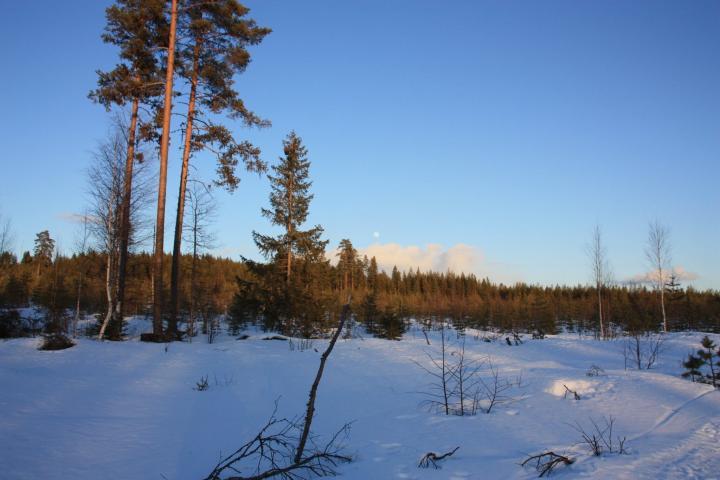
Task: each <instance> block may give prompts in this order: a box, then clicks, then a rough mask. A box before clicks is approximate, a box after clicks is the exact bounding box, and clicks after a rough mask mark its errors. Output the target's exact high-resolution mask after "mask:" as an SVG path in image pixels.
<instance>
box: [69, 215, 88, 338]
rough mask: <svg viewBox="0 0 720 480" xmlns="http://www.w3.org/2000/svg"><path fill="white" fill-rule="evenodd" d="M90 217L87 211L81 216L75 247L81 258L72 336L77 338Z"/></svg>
mask: <svg viewBox="0 0 720 480" xmlns="http://www.w3.org/2000/svg"><path fill="white" fill-rule="evenodd" d="M90 235H91V232H90V217H89V216H88V214H87V213H85V214H83V215H82V217H81V218H80V231H79V232H78V236H77V238H76V239H75V247H76V248H77V254H78V258H80V259H81V265H80V272H79V275H78V278H77V291H76V297H75V316H74V317H73V326H72V336H73V338H77V327H78V323H79V322H80V300H81V296H82V287H83V283H84V282H85V273H86V272H85V270H86V268H87V266H86V265H87V259H86V258H85V254H86V253H87V249H88V242H89V240H90Z"/></svg>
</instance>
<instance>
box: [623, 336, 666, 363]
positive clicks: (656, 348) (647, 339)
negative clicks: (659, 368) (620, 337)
mask: <svg viewBox="0 0 720 480" xmlns="http://www.w3.org/2000/svg"><path fill="white" fill-rule="evenodd" d="M664 342H665V338H664V337H663V336H662V335H660V334H657V333H643V332H633V333H631V334H630V336H628V337H627V338H626V340H625V345H624V348H623V356H624V357H625V369H626V370H627V368H628V367H634V368H637V369H638V370H650V369H651V368H652V367H653V366H655V363H657V361H658V358H660V354H661V353H662V349H663V343H664Z"/></svg>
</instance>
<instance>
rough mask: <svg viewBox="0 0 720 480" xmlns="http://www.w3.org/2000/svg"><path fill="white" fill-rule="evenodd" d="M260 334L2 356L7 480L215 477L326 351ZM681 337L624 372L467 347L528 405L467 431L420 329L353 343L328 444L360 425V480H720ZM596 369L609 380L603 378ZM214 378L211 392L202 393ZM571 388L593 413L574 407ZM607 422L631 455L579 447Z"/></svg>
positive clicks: (603, 345)
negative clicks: (440, 393)
mask: <svg viewBox="0 0 720 480" xmlns="http://www.w3.org/2000/svg"><path fill="white" fill-rule="evenodd" d="M135 327H136V326H135ZM135 327H134V328H135ZM263 336H264V335H262V334H260V333H255V334H253V335H251V337H250V338H248V339H246V340H235V339H234V338H232V337H227V336H220V337H219V339H218V341H217V342H216V343H214V344H211V345H210V344H207V343H205V342H204V341H203V339H202V338H201V337H198V338H196V339H195V340H194V341H193V343H173V344H170V345H169V346H168V347H167V350H166V346H165V345H160V344H147V343H140V342H139V341H137V340H136V339H131V340H129V341H126V342H121V343H114V342H105V343H98V342H96V341H93V340H87V339H83V340H79V341H78V344H77V345H76V346H75V347H74V348H71V349H68V350H63V351H54V352H48V351H39V350H37V345H38V342H39V340H38V339H16V340H9V341H3V342H0V477H1V478H3V479H40V478H41V479H43V480H50V479H70V478H72V479H76V480H77V479H100V478H102V479H133V480H138V479H152V480H162V479H163V478H167V479H194V480H197V479H200V478H204V476H205V475H207V474H208V473H209V471H210V470H211V469H212V467H213V466H214V465H215V463H216V462H217V461H218V459H219V457H220V455H221V454H223V453H224V454H228V453H230V452H231V451H232V450H234V449H235V448H237V447H238V446H239V445H240V444H242V443H244V442H245V441H246V440H248V439H249V438H250V437H252V436H253V434H255V433H256V432H257V430H258V429H259V427H261V426H262V425H263V424H264V422H265V421H266V420H267V418H268V416H269V415H270V414H271V413H272V410H273V405H274V402H275V400H276V399H278V398H279V399H280V400H279V411H278V415H279V416H294V415H296V414H299V413H302V412H303V411H304V407H305V403H306V401H307V393H308V389H309V386H310V383H311V382H312V379H313V378H314V375H315V371H316V368H317V365H318V362H319V358H320V353H318V351H319V352H322V350H323V348H324V347H325V345H326V341H322V340H316V341H314V343H313V347H314V348H310V349H308V350H304V351H298V350H297V349H295V350H291V349H290V348H289V342H284V341H265V340H262V339H261V338H262V337H263ZM667 337H668V339H667V341H666V343H665V349H664V352H663V353H662V355H661V357H660V360H659V364H658V366H657V368H655V369H653V370H650V371H636V370H627V371H626V370H625V369H624V359H623V355H622V344H621V341H606V342H600V341H595V340H591V339H588V338H584V339H580V338H578V336H576V335H570V334H564V335H560V336H554V337H549V338H546V339H544V340H529V339H528V340H527V341H526V342H525V343H524V344H523V345H520V346H512V347H511V346H508V345H507V344H506V343H505V342H504V341H502V342H494V343H486V342H483V341H480V340H476V339H475V338H474V336H473V335H472V334H469V335H468V336H467V340H466V355H467V356H468V357H471V358H475V359H478V360H483V359H486V358H487V357H488V356H490V357H491V358H492V361H493V363H494V365H495V366H496V367H497V368H498V369H499V370H500V372H501V376H506V377H512V378H515V377H516V376H518V375H519V374H522V380H523V382H522V385H523V386H522V387H521V388H518V389H513V391H512V392H511V395H513V396H514V397H515V398H516V400H517V401H515V402H513V403H510V404H506V405H501V406H499V407H497V408H496V409H494V410H493V411H492V412H491V413H490V414H484V413H479V414H477V415H476V416H466V417H459V416H445V415H441V414H439V413H436V412H430V411H428V409H427V408H425V407H424V406H423V405H422V403H423V400H424V399H425V397H424V396H423V394H422V392H424V391H427V384H428V383H429V382H430V378H429V377H428V375H427V374H426V373H424V372H423V370H422V369H421V368H420V367H419V366H418V365H417V364H416V362H420V363H421V364H423V365H429V360H428V357H427V355H426V353H427V352H431V353H432V354H433V355H435V354H436V352H437V351H438V343H439V342H438V333H437V332H431V334H430V341H431V342H432V345H431V346H428V345H427V344H426V341H425V337H424V336H423V335H422V333H421V332H420V331H419V330H418V329H417V328H413V329H411V330H410V331H409V332H408V333H407V334H406V335H405V338H404V339H403V340H402V341H389V340H382V339H374V338H370V337H369V336H367V335H366V336H364V337H363V338H354V339H350V340H340V341H339V342H338V344H337V345H336V347H335V350H334V351H333V354H332V356H331V357H330V360H329V363H328V366H327V369H326V372H325V376H324V378H323V383H322V384H321V386H320V390H319V398H318V403H317V410H316V420H315V423H314V424H313V430H314V431H315V433H317V434H319V435H330V434H332V433H333V432H334V431H336V430H337V429H338V428H339V427H341V426H342V425H343V424H344V423H345V422H347V421H353V424H352V429H351V432H350V436H349V438H348V439H347V441H346V445H347V451H348V452H349V453H351V454H352V455H353V456H354V457H355V460H354V462H352V463H350V464H346V465H342V466H340V473H341V475H342V478H348V479H386V478H387V479H392V478H398V479H402V478H408V479H409V478H418V479H473V478H477V479H480V478H482V479H494V478H497V479H506V478H534V477H536V476H537V474H536V473H535V471H534V470H533V469H531V468H522V467H520V466H519V463H520V462H521V461H522V460H523V459H524V458H525V457H526V456H527V455H528V454H531V453H538V452H541V451H543V450H546V449H551V450H554V451H555V452H558V453H567V454H569V455H570V456H572V457H574V458H576V459H577V461H576V462H575V463H574V464H573V465H571V466H569V467H566V468H560V469H558V470H556V471H555V472H554V473H553V477H556V478H576V477H582V478H598V479H621V478H627V479H662V478H667V479H678V478H682V479H691V478H697V479H711V478H720V391H713V389H712V388H711V387H709V386H707V385H701V384H694V383H691V382H690V381H688V380H685V379H683V378H680V373H681V371H682V368H681V365H680V362H681V360H682V358H683V357H684V356H685V355H686V354H687V353H688V352H690V351H693V350H695V349H697V347H698V343H699V340H700V338H701V337H702V335H701V334H670V335H668V336H667ZM715 338H716V341H717V340H718V338H717V336H715ZM451 339H452V340H454V339H455V335H454V334H453V335H451ZM451 348H453V347H451ZM316 350H318V351H316ZM592 365H598V366H600V367H602V368H603V369H604V370H605V375H602V376H596V377H588V376H587V375H586V372H587V370H588V369H589V368H590V367H591V366H592ZM205 375H207V376H208V377H209V384H210V388H209V389H208V390H207V391H197V390H195V389H194V387H195V386H196V382H198V380H200V378H201V377H202V376H205ZM563 385H567V386H568V387H569V388H571V389H573V390H576V391H577V392H578V393H579V394H580V396H581V399H580V400H579V401H576V400H572V399H570V398H563V394H564V392H565V388H564V387H563ZM608 415H612V416H614V417H615V418H616V423H615V431H616V434H618V435H621V436H626V437H627V444H626V446H627V448H628V449H629V453H628V454H626V455H616V454H613V455H605V456H601V457H592V456H591V455H590V454H589V452H588V451H587V449H585V448H584V447H583V446H581V445H577V444H576V443H577V442H578V440H579V439H580V435H579V433H578V432H577V431H576V429H575V428H577V427H576V426H575V422H577V423H579V424H580V425H582V426H583V427H586V428H589V427H590V421H591V419H594V420H596V421H602V419H603V416H608ZM456 446H460V449H459V450H458V451H457V453H455V455H454V456H452V457H450V458H448V459H447V460H445V461H444V462H443V463H442V468H441V469H439V470H434V469H419V468H417V463H418V460H419V458H420V457H421V456H422V455H423V454H424V453H426V452H429V451H435V452H438V453H442V452H445V451H448V450H450V449H452V448H454V447H456Z"/></svg>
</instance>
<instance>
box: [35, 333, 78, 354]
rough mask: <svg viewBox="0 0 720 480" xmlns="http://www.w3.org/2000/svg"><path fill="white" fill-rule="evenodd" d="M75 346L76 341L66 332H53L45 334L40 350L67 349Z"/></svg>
mask: <svg viewBox="0 0 720 480" xmlns="http://www.w3.org/2000/svg"><path fill="white" fill-rule="evenodd" d="M73 346H75V343H74V342H73V341H72V340H70V339H69V338H68V337H67V336H66V335H65V334H62V333H52V334H50V335H45V337H44V338H43V343H42V345H40V350H65V349H66V348H70V347H73Z"/></svg>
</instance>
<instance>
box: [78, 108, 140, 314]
mask: <svg viewBox="0 0 720 480" xmlns="http://www.w3.org/2000/svg"><path fill="white" fill-rule="evenodd" d="M139 104H140V100H139V99H138V98H137V97H135V98H134V99H133V103H132V110H131V113H130V127H129V128H128V145H127V157H126V158H125V178H124V181H125V184H124V190H123V200H122V212H121V214H120V215H121V222H122V223H121V226H120V259H119V260H118V272H117V278H118V285H117V298H116V303H115V319H116V321H118V322H122V319H123V308H124V307H125V278H126V271H127V262H128V249H129V245H130V212H131V209H130V202H131V201H132V180H133V165H134V163H135V132H136V131H137V121H138V106H139ZM78 295H79V294H78ZM79 302H80V300H79V298H78V304H79Z"/></svg>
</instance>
